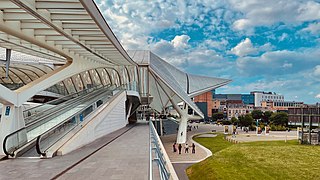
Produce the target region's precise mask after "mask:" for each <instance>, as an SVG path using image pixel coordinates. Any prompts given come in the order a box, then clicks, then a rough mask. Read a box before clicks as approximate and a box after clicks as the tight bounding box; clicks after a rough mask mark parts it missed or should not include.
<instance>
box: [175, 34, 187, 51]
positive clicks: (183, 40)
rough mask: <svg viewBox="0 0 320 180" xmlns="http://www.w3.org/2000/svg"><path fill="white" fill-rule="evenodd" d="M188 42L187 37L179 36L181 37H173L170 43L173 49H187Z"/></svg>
mask: <svg viewBox="0 0 320 180" xmlns="http://www.w3.org/2000/svg"><path fill="white" fill-rule="evenodd" d="M189 40H190V37H189V36H188V35H181V36H176V37H174V39H173V40H172V41H171V43H172V45H173V47H175V48H187V47H188V46H189V45H188V41H189Z"/></svg>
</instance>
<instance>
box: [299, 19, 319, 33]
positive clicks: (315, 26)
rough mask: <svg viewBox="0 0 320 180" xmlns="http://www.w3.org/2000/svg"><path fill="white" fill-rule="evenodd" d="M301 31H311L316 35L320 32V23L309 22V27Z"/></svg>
mask: <svg viewBox="0 0 320 180" xmlns="http://www.w3.org/2000/svg"><path fill="white" fill-rule="evenodd" d="M301 31H309V32H311V33H312V34H314V35H319V34H320V23H319V22H318V23H313V24H309V25H308V27H306V28H304V29H302V30H301Z"/></svg>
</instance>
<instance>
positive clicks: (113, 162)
mask: <svg viewBox="0 0 320 180" xmlns="http://www.w3.org/2000/svg"><path fill="white" fill-rule="evenodd" d="M148 140H149V126H148V125H146V124H145V125H138V126H136V127H134V128H133V129H132V130H130V131H128V132H127V133H125V134H124V135H122V136H120V137H119V138H118V139H116V140H115V141H113V142H111V143H110V144H109V145H108V146H106V147H104V148H102V149H101V150H100V151H98V152H97V153H95V154H93V155H92V156H91V157H90V158H88V159H86V160H84V161H83V162H81V163H80V164H79V165H77V166H75V167H74V168H72V169H71V170H70V171H68V172H66V173H65V174H64V175H62V176H61V177H60V178H59V179H70V180H72V179H78V180H79V179H119V180H120V179H127V180H130V179H137V180H143V179H146V180H147V179H148V172H149V169H148V168H149V141H148Z"/></svg>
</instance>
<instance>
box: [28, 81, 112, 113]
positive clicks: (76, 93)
mask: <svg viewBox="0 0 320 180" xmlns="http://www.w3.org/2000/svg"><path fill="white" fill-rule="evenodd" d="M107 86H109V85H107ZM103 87H105V86H104V85H102V86H94V87H92V88H89V89H83V90H81V91H79V92H75V93H72V94H69V95H67V96H63V97H60V98H58V99H54V100H52V101H49V102H46V103H44V104H42V105H40V106H36V107H33V108H30V109H27V110H24V111H23V113H25V112H28V111H30V110H33V109H36V108H39V107H42V106H44V105H48V104H50V103H52V102H54V101H58V100H61V99H64V98H68V97H71V96H74V95H77V96H78V95H79V94H81V93H82V92H85V91H88V92H90V90H92V89H100V88H103ZM32 116H34V115H31V116H28V117H26V119H27V118H29V117H32Z"/></svg>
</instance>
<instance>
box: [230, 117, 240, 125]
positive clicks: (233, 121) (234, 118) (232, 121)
mask: <svg viewBox="0 0 320 180" xmlns="http://www.w3.org/2000/svg"><path fill="white" fill-rule="evenodd" d="M238 122H239V120H238V119H237V118H236V117H232V118H231V124H233V125H235V124H238Z"/></svg>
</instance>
